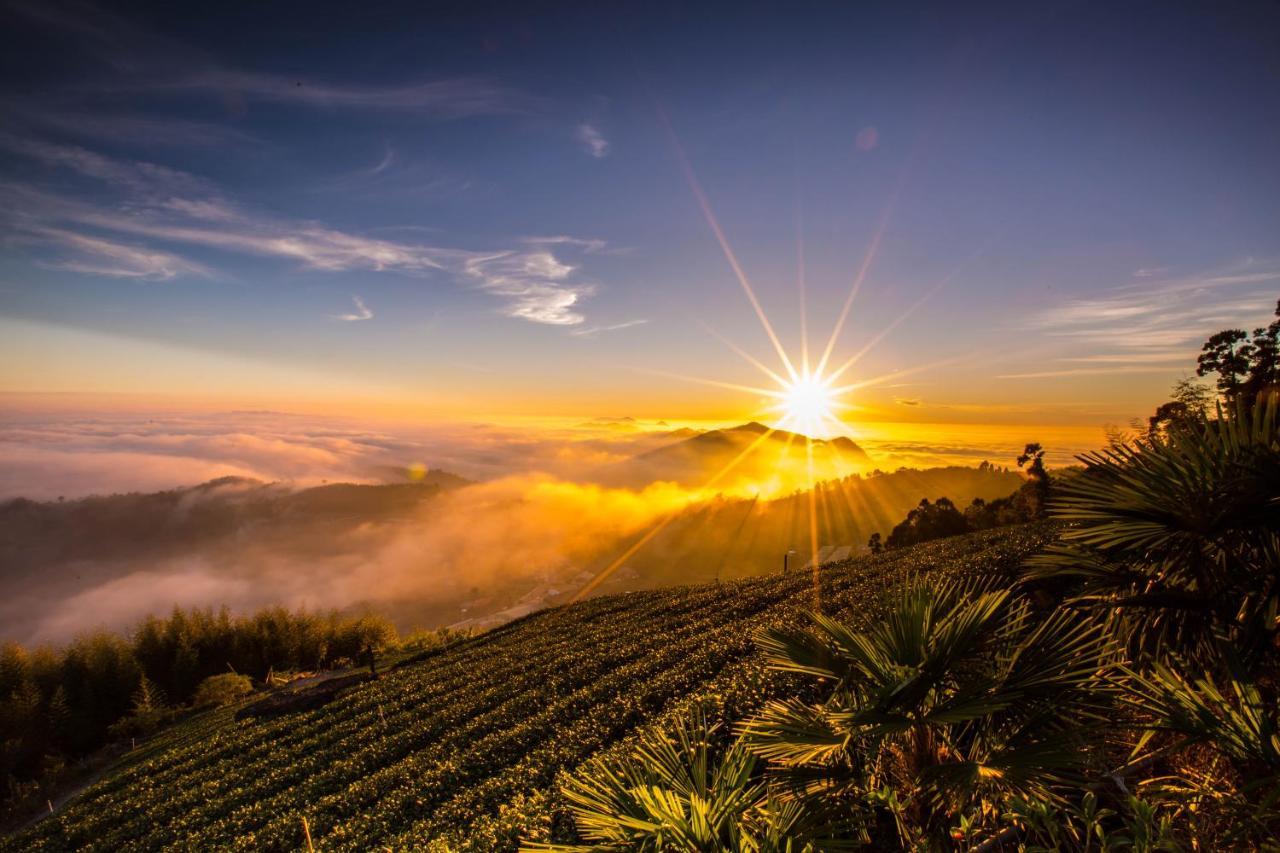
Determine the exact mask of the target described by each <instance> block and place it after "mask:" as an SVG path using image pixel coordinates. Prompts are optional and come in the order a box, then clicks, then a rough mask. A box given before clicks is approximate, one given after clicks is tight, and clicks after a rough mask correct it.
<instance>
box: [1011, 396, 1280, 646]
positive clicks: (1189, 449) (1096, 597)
mask: <svg viewBox="0 0 1280 853" xmlns="http://www.w3.org/2000/svg"><path fill="white" fill-rule="evenodd" d="M1276 402H1277V401H1276V397H1275V396H1271V397H1270V398H1269V400H1268V402H1264V403H1258V404H1257V405H1255V406H1254V407H1253V408H1251V409H1246V408H1244V407H1243V406H1240V407H1239V408H1237V410H1236V411H1235V412H1234V413H1233V415H1232V416H1231V417H1225V416H1223V414H1222V413H1221V412H1219V417H1218V418H1217V419H1216V420H1209V419H1207V418H1205V417H1203V416H1201V417H1200V418H1198V419H1195V420H1188V421H1186V422H1180V423H1178V424H1174V425H1172V426H1170V428H1169V430H1168V432H1167V434H1166V435H1165V436H1163V437H1160V436H1157V437H1154V438H1146V439H1139V440H1136V441H1134V442H1133V443H1131V444H1120V445H1116V446H1113V447H1111V448H1109V449H1107V450H1104V451H1100V452H1097V453H1091V454H1086V455H1084V456H1082V457H1081V460H1082V461H1083V462H1084V463H1085V465H1086V470H1085V471H1084V473H1082V474H1081V475H1079V476H1077V477H1074V478H1070V479H1067V480H1064V481H1063V482H1062V483H1060V485H1059V488H1058V495H1057V497H1056V498H1055V499H1054V501H1053V503H1052V506H1051V514H1052V515H1053V516H1054V517H1056V518H1058V519H1060V520H1063V521H1066V522H1068V525H1069V526H1068V528H1067V529H1066V531H1065V532H1064V533H1063V537H1062V542H1061V543H1059V544H1058V545H1056V546H1054V547H1052V548H1050V549H1048V550H1047V551H1046V552H1045V553H1043V554H1041V555H1039V556H1038V557H1035V558H1033V559H1032V560H1031V561H1030V562H1029V565H1028V571H1027V578H1028V579H1029V580H1046V579H1057V580H1059V581H1066V582H1067V583H1070V584H1072V585H1073V587H1074V588H1073V590H1072V598H1071V601H1070V602H1069V603H1071V604H1072V605H1075V606H1095V607H1099V608H1103V609H1104V610H1105V611H1107V612H1111V613H1113V614H1117V623H1116V627H1117V628H1118V629H1121V630H1122V631H1123V632H1124V633H1125V634H1127V636H1128V637H1130V638H1131V639H1132V640H1133V642H1134V645H1135V647H1137V649H1136V650H1145V651H1152V652H1156V653H1157V654H1159V653H1162V650H1164V649H1175V650H1181V651H1184V652H1190V653H1197V652H1204V651H1205V650H1206V647H1207V646H1212V645H1213V644H1215V643H1218V642H1219V641H1221V640H1227V641H1229V642H1230V643H1231V645H1232V647H1233V649H1234V652H1235V654H1236V655H1237V656H1238V657H1239V658H1240V660H1241V661H1242V662H1243V663H1244V664H1245V665H1246V666H1251V665H1254V664H1256V663H1257V662H1258V661H1259V660H1260V659H1261V658H1262V657H1264V656H1265V655H1266V654H1267V653H1268V649H1269V648H1270V647H1271V645H1272V644H1273V643H1274V640H1275V637H1276V628H1277V617H1278V616H1280V534H1278V532H1280V431H1278V430H1277V417H1276V415H1277V411H1276V409H1277V406H1276Z"/></svg>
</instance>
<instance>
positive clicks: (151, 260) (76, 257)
mask: <svg viewBox="0 0 1280 853" xmlns="http://www.w3.org/2000/svg"><path fill="white" fill-rule="evenodd" d="M27 233H28V234H29V235H30V236H31V237H32V238H33V239H37V240H40V239H43V240H45V241H48V242H50V243H54V244H57V245H60V246H62V247H63V248H64V249H66V250H67V253H68V256H67V257H66V258H65V259H63V260H59V261H53V262H50V263H46V264H45V266H48V267H50V268H52V269H60V270H66V271H68V272H76V273H84V274H87V275H103V276H108V277H110V278H139V279H160V280H167V279H171V278H175V277H177V276H181V275H198V276H204V277H209V276H211V275H212V274H213V273H212V271H211V270H210V269H209V268H208V267H206V266H204V265H203V264H198V263H196V262H194V261H190V260H187V259H185V258H181V257H179V256H177V255H174V254H171V253H169V252H162V251H159V250H156V249H147V248H141V247H138V246H131V245H128V244H125V243H119V242H116V241H113V240H107V239H104V238H101V237H91V236H87V235H84V234H77V233H75V232H74V231H67V230H64V229H60V228H37V229H32V230H30V231H28V232H27Z"/></svg>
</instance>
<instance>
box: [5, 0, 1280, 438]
mask: <svg viewBox="0 0 1280 853" xmlns="http://www.w3.org/2000/svg"><path fill="white" fill-rule="evenodd" d="M2 15H3V25H0V47H2V49H0V116H2V118H3V120H2V121H0V405H3V406H4V407H6V408H9V409H12V410H17V409H34V408H40V407H45V408H46V409H48V408H53V409H57V408H58V407H60V406H62V407H67V406H78V407H80V410H83V411H95V412H103V411H112V412H119V411H124V410H145V409H147V408H148V407H152V408H154V407H163V408H165V409H166V410H168V411H175V410H179V411H197V410H205V409H209V410H214V409H218V408H219V407H223V408H226V407H248V408H254V409H256V408H263V409H272V410H282V411H288V412H311V413H325V414H341V415H343V416H363V415H367V416H370V417H373V416H377V417H379V418H400V419H408V420H413V421H428V420H432V419H452V420H456V419H460V418H470V417H485V418H531V417H535V416H536V417H551V416H556V417H564V418H586V417H600V416H618V417H620V416H634V417H638V418H649V419H659V418H662V419H668V420H670V421H672V422H675V421H680V420H698V419H702V420H710V421H723V422H729V421H734V420H742V419H745V418H747V417H751V416H755V415H758V414H759V410H760V408H761V402H762V401H761V398H760V396H759V395H758V394H755V393H754V392H751V391H747V390H744V389H745V388H747V387H752V388H754V387H759V386H761V385H762V384H763V385H764V386H765V387H772V385H773V380H772V379H770V378H769V377H768V376H767V375H765V374H764V373H763V372H762V371H761V370H760V369H759V367H758V366H757V365H756V364H755V363H754V362H756V361H758V362H761V363H763V365H764V366H765V367H767V368H768V369H769V370H771V371H774V372H775V373H783V372H784V371H785V368H783V367H782V364H781V358H780V356H779V354H778V352H777V349H778V348H781V349H782V350H783V352H785V353H786V354H787V356H788V358H790V359H791V360H793V362H794V363H796V364H799V363H800V358H801V353H802V352H803V350H804V348H805V343H804V342H805V340H807V341H808V349H809V350H810V351H811V355H812V358H813V360H814V362H817V361H819V360H820V357H821V355H822V354H823V353H824V352H829V364H830V365H840V364H844V363H846V362H848V361H850V360H852V362H853V363H852V364H851V365H850V366H849V367H848V368H847V371H846V373H845V376H846V377H847V378H848V380H849V381H850V382H853V383H866V384H865V385H864V386H863V387H861V388H859V389H857V390H854V391H852V392H850V394H849V398H850V399H849V402H850V403H851V405H853V406H855V407H856V408H854V409H851V410H849V411H848V412H847V413H846V415H845V418H846V419H847V420H848V421H849V422H850V423H851V424H852V425H853V427H854V428H855V430H856V428H857V427H858V426H859V424H862V425H864V426H863V429H864V430H870V431H872V432H874V431H875V429H876V427H875V425H876V424H912V423H914V424H920V425H934V426H933V428H934V429H935V431H936V427H937V425H940V424H941V425H945V424H968V425H996V426H1000V425H1006V426H1007V427H1008V428H1009V429H1010V430H1015V429H1022V428H1024V427H1025V426H1026V425H1029V424H1037V425H1047V426H1062V427H1073V428H1079V429H1093V430H1097V431H1099V435H1100V430H1101V426H1102V425H1103V424H1105V423H1125V422H1127V421H1128V420H1129V419H1130V418H1134V417H1141V416H1144V415H1146V414H1149V412H1150V411H1151V410H1152V409H1153V408H1154V407H1155V406H1156V405H1157V404H1158V403H1159V402H1161V401H1162V400H1163V399H1165V398H1166V396H1167V392H1168V389H1169V387H1170V386H1171V385H1172V383H1173V382H1174V381H1175V380H1177V379H1179V378H1180V377H1182V376H1185V375H1187V374H1188V373H1190V372H1191V371H1192V370H1193V369H1194V363H1195V354H1196V352H1197V351H1198V349H1199V345H1200V344H1201V343H1202V342H1203V340H1204V339H1205V338H1206V337H1208V335H1209V334H1211V333H1213V332H1215V331H1217V330H1219V329H1221V328H1226V327H1234V326H1240V327H1250V328H1251V327H1253V326H1257V325H1265V323H1266V322H1267V321H1268V320H1269V319H1270V315H1271V313H1272V311H1273V310H1274V306H1275V302H1276V298H1277V296H1278V295H1280V227H1277V226H1278V225H1280V158H1277V157H1276V156H1275V152H1276V151H1277V150H1280V51H1276V50H1275V43H1276V36H1277V34H1280V7H1277V6H1276V5H1275V4H1254V5H1249V4H1234V3H1221V4H1203V5H1201V4H1169V3H1141V2H1134V3H1123V4H1085V3H1059V2H1045V3H1032V4H1008V5H1003V6H996V5H984V4H974V5H970V4H964V5H963V7H961V6H959V5H956V4H936V5H922V4H913V3H895V4H873V3H868V4H834V3H830V4H829V3H787V4H755V3H734V4H712V3H685V4H679V3H650V2H646V3H608V4H599V3H576V2H567V3H556V4H527V3H521V4H510V5H495V4H486V3H467V4H422V3H403V4H395V3H379V4H350V3H344V4H325V3H316V2H308V3H290V2H281V3H271V4H261V3H256V4H248V3H244V4H241V3H219V4H173V3H166V4H150V5H149V4H145V3H132V4H127V5H125V4H120V5H116V6H112V5H106V4H87V3H86V4H76V3H63V2H56V0H54V1H53V2H50V1H49V0H40V2H18V3H7V4H5V5H4V6H3V12H2ZM851 294H852V300H851V301H850V297H851ZM753 299H754V300H755V303H756V305H758V306H759V310H758V311H757V309H756V306H755V305H753ZM761 317H764V318H766V320H767V323H768V326H769V327H770V328H772V329H773V330H774V331H775V333H776V337H777V339H778V342H779V347H775V346H774V344H773V342H772V341H771V340H770V335H769V333H768V332H767V331H766V329H765V324H764V323H762V322H761ZM833 330H836V331H837V332H838V333H837V334H834V335H833ZM805 331H807V334H804V332H805ZM904 429H905V427H904ZM880 432H881V433H883V432H884V428H883V427H882V428H880Z"/></svg>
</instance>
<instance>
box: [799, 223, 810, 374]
mask: <svg viewBox="0 0 1280 853" xmlns="http://www.w3.org/2000/svg"><path fill="white" fill-rule="evenodd" d="M806 287H807V284H806V282H805V268H804V211H803V210H802V208H801V206H800V202H799V201H798V200H797V202H796V290H797V291H799V295H800V370H801V373H803V374H804V375H806V376H807V375H808V374H809V309H808V306H807V305H806V304H805V302H806V296H805V289H806Z"/></svg>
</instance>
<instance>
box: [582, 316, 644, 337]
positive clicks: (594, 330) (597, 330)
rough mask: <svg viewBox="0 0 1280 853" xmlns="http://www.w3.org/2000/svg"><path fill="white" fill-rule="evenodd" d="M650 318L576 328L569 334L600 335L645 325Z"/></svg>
mask: <svg viewBox="0 0 1280 853" xmlns="http://www.w3.org/2000/svg"><path fill="white" fill-rule="evenodd" d="M648 322H649V321H648V320H627V321H626V322H623V323H613V324H612V325H609V326H592V327H591V328H589V329H574V330H573V331H572V332H570V333H569V334H571V335H576V336H578V337H580V338H589V337H594V336H596V335H599V334H601V333H603V332H617V331H620V330H622V329H630V328H631V327H633V326H643V325H644V324H645V323H648Z"/></svg>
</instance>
